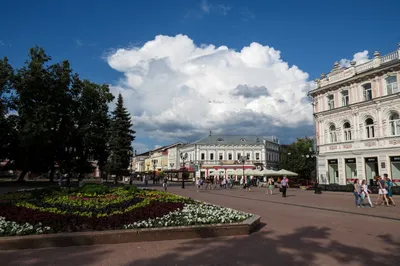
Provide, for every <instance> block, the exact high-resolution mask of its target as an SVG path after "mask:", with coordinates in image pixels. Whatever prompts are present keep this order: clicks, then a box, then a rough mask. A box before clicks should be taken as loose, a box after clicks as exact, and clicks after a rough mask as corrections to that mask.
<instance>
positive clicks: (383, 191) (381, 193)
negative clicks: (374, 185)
mask: <svg viewBox="0 0 400 266" xmlns="http://www.w3.org/2000/svg"><path fill="white" fill-rule="evenodd" d="M384 176H387V174H384ZM385 186H386V182H385V180H383V179H382V177H378V188H379V190H378V199H377V200H376V203H375V205H382V204H383V203H385V206H389V203H388V199H387V197H386V195H387V194H388V191H387V189H386V188H385ZM381 200H383V202H382V203H380V201H381Z"/></svg>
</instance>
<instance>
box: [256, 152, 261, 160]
mask: <svg viewBox="0 0 400 266" xmlns="http://www.w3.org/2000/svg"><path fill="white" fill-rule="evenodd" d="M256 160H260V154H259V153H258V152H256Z"/></svg>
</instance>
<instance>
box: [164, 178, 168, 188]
mask: <svg viewBox="0 0 400 266" xmlns="http://www.w3.org/2000/svg"><path fill="white" fill-rule="evenodd" d="M163 187H164V190H165V191H167V189H168V178H167V177H164V182H163Z"/></svg>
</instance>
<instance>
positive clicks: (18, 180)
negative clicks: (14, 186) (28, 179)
mask: <svg viewBox="0 0 400 266" xmlns="http://www.w3.org/2000/svg"><path fill="white" fill-rule="evenodd" d="M27 173H28V171H22V172H21V173H20V174H19V177H18V179H17V182H23V181H25V180H24V179H25V176H26V174H27Z"/></svg>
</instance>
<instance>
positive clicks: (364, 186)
mask: <svg viewBox="0 0 400 266" xmlns="http://www.w3.org/2000/svg"><path fill="white" fill-rule="evenodd" d="M361 192H362V194H363V195H364V196H363V197H364V199H367V200H368V203H369V206H370V207H371V208H372V207H374V205H372V202H371V198H370V196H369V194H370V193H371V190H369V189H368V185H367V180H365V179H363V181H362V183H361Z"/></svg>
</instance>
